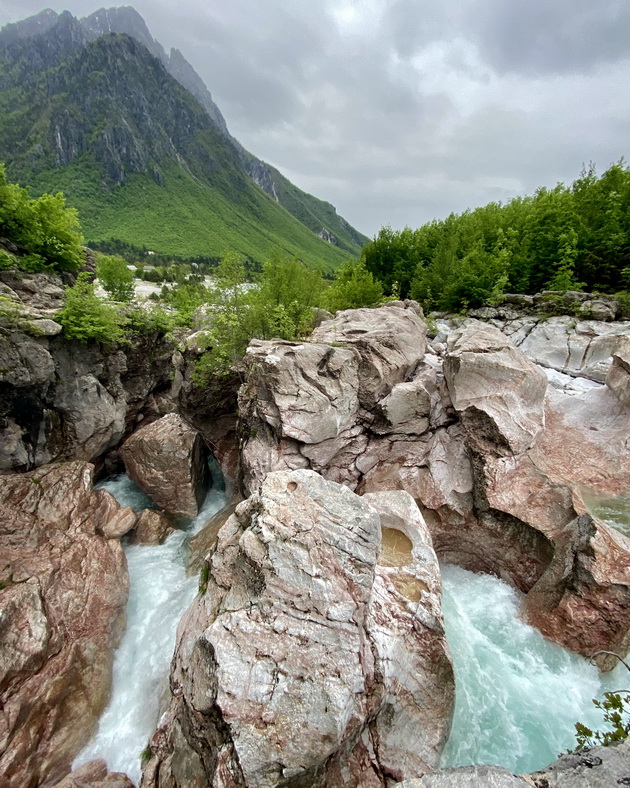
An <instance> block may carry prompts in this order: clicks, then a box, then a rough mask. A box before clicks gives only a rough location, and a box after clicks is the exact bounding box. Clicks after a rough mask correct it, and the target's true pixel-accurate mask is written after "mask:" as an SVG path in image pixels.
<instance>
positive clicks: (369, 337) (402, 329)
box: [312, 304, 427, 409]
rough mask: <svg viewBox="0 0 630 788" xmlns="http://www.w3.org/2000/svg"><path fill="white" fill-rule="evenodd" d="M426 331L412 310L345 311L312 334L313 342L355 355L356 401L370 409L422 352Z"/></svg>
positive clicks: (397, 381) (422, 322)
mask: <svg viewBox="0 0 630 788" xmlns="http://www.w3.org/2000/svg"><path fill="white" fill-rule="evenodd" d="M426 338H427V328H426V324H425V323H424V321H423V320H422V319H421V318H420V317H419V315H418V314H417V312H416V310H415V309H413V308H401V307H400V306H398V305H397V304H391V305H390V306H386V307H381V308H380V309H347V310H345V311H343V312H339V313H338V314H337V315H336V317H335V318H334V320H328V321H326V322H325V323H322V324H321V326H319V328H317V329H315V331H314V332H313V337H312V339H313V341H314V342H323V343H325V344H329V345H330V344H334V343H338V342H341V343H343V344H344V345H345V346H346V347H348V348H353V349H354V350H355V351H356V352H357V354H358V356H359V400H360V402H361V404H362V405H363V407H365V408H368V409H370V408H372V407H373V406H374V405H375V404H376V402H378V401H379V400H380V399H382V398H383V397H384V396H386V395H387V394H388V393H389V392H390V391H391V390H392V388H393V386H394V385H395V384H396V383H402V382H403V381H404V380H405V379H406V378H407V376H408V375H409V374H410V373H411V372H413V370H414V369H415V367H416V366H417V365H418V364H419V363H420V361H421V360H422V357H423V356H424V354H425V352H426Z"/></svg>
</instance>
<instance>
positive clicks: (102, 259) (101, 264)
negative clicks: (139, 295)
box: [95, 252, 135, 301]
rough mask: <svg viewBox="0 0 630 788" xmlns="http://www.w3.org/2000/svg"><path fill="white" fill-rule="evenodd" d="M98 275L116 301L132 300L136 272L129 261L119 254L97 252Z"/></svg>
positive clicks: (109, 294) (106, 290) (105, 288)
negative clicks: (128, 264) (129, 264)
mask: <svg viewBox="0 0 630 788" xmlns="http://www.w3.org/2000/svg"><path fill="white" fill-rule="evenodd" d="M95 257H96V276H97V277H98V279H99V282H100V283H101V284H102V285H103V289H104V290H105V292H106V293H107V295H108V296H109V297H110V298H113V299H114V301H131V300H132V299H133V297H134V295H135V290H134V286H133V281H134V274H133V271H131V270H130V269H129V268H128V267H127V262H126V260H124V259H123V258H122V257H118V256H117V255H106V254H101V253H100V252H96V253H95Z"/></svg>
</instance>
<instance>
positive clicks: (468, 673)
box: [441, 566, 630, 773]
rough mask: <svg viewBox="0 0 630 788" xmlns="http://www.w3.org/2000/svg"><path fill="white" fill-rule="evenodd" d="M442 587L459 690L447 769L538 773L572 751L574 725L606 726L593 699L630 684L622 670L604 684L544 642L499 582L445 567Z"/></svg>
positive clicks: (579, 661) (590, 668) (514, 594)
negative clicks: (491, 768) (474, 767)
mask: <svg viewBox="0 0 630 788" xmlns="http://www.w3.org/2000/svg"><path fill="white" fill-rule="evenodd" d="M442 580H443V607H444V624H445V629H446V635H447V639H448V643H449V647H450V650H451V655H452V658H453V665H454V669H455V684H456V701H455V715H454V719H453V727H452V730H451V735H450V738H449V741H448V744H447V746H446V748H445V750H444V752H443V754H442V761H441V765H442V767H446V766H466V765H470V764H475V763H487V764H496V765H499V766H504V767H505V768H506V769H509V770H510V771H513V772H516V773H526V772H530V771H535V770H536V769H541V768H542V767H543V766H546V765H547V764H549V763H551V762H552V761H554V760H556V758H557V757H558V755H559V754H560V753H561V752H564V751H565V750H567V749H572V748H574V747H575V744H576V742H575V728H574V725H575V723H576V722H578V721H579V722H583V723H585V724H586V725H588V726H589V727H593V728H601V727H602V718H601V713H600V712H598V711H597V709H595V707H594V706H593V703H592V699H593V698H598V697H601V695H602V693H603V692H605V691H606V690H609V689H610V690H614V689H620V688H624V687H627V686H628V685H629V684H630V682H629V680H628V679H630V676H628V672H627V670H626V669H625V668H624V667H623V666H619V667H618V668H616V669H615V670H614V671H613V672H612V673H610V674H608V675H606V676H603V677H602V676H600V674H599V671H598V670H597V668H596V667H595V666H594V665H591V664H590V663H589V662H587V661H586V660H585V659H583V658H582V657H580V656H578V655H577V654H573V653H571V652H569V651H565V650H564V649H563V648H561V647H560V646H556V645H554V644H553V643H550V642H549V641H547V640H545V639H544V638H543V636H542V635H541V634H540V632H538V630H537V629H534V628H533V627H530V626H528V625H527V624H524V623H523V622H522V621H521V620H520V619H519V617H518V610H519V607H520V603H521V600H522V595H521V594H519V592H518V591H516V590H514V589H513V588H511V587H510V586H508V585H507V584H506V583H503V582H502V581H500V580H498V579H496V578H494V577H490V576H489V575H477V574H473V573H472V572H468V571H466V570H464V569H460V568H459V567H456V566H443V567H442Z"/></svg>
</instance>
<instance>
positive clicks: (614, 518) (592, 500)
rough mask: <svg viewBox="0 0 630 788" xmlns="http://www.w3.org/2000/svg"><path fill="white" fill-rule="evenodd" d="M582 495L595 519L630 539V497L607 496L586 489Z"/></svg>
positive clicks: (582, 491)
mask: <svg viewBox="0 0 630 788" xmlns="http://www.w3.org/2000/svg"><path fill="white" fill-rule="evenodd" d="M581 493H582V498H583V499H584V503H585V504H586V506H587V508H588V510H589V512H590V513H591V514H592V515H593V517H597V519H598V520H601V521H602V522H603V523H605V524H606V525H608V526H611V527H612V528H616V529H617V531H621V533H622V534H624V536H628V537H630V496H626V495H616V496H615V495H608V496H605V495H601V494H599V493H596V492H593V491H591V490H586V489H582V490H581Z"/></svg>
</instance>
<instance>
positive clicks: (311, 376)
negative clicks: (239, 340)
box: [239, 340, 359, 443]
mask: <svg viewBox="0 0 630 788" xmlns="http://www.w3.org/2000/svg"><path fill="white" fill-rule="evenodd" d="M245 361H246V364H247V367H248V371H249V373H248V377H247V383H246V385H245V386H244V387H243V388H242V389H241V393H240V395H239V408H240V411H241V414H242V415H243V414H247V418H248V420H249V421H250V422H251V423H252V424H254V423H255V422H262V423H263V424H267V425H269V427H270V428H271V429H272V431H273V432H274V434H275V435H276V436H277V438H278V439H281V438H291V439H293V440H296V441H300V442H301V443H319V442H320V441H324V440H329V439H330V438H336V437H337V436H338V435H339V434H340V433H341V432H343V431H344V430H346V429H348V427H350V426H351V425H352V424H353V423H354V421H355V418H356V414H357V411H358V408H359V401H358V397H357V389H358V376H357V369H358V360H357V357H356V355H355V354H354V353H353V351H351V350H347V349H345V348H337V347H329V346H328V345H324V344H315V343H310V342H305V343H301V344H300V343H297V342H282V341H277V342H260V341H256V340H254V341H252V342H251V343H250V345H249V347H248V348H247V355H246V358H245Z"/></svg>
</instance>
